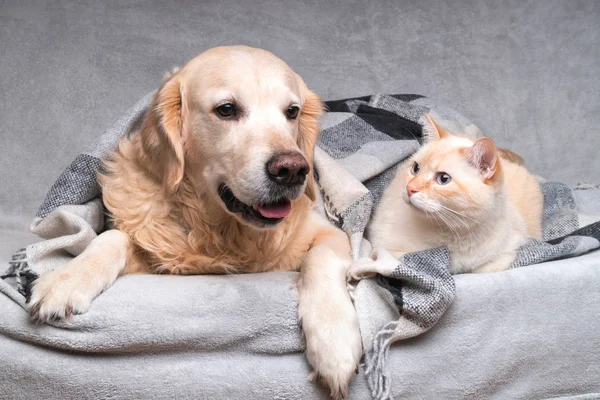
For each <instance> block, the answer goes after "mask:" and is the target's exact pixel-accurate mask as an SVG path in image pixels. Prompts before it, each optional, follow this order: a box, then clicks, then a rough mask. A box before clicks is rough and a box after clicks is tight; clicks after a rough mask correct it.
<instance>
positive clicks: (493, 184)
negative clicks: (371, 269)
mask: <svg viewBox="0 0 600 400" xmlns="http://www.w3.org/2000/svg"><path fill="white" fill-rule="evenodd" d="M424 122H425V124H424V127H423V134H424V136H425V138H426V143H425V144H424V145H423V147H422V148H421V149H420V150H419V151H417V152H416V153H415V154H414V155H413V156H412V157H411V158H410V159H409V160H408V161H406V162H405V163H404V164H403V165H401V166H400V167H399V169H398V172H397V175H396V177H395V178H394V180H393V181H392V183H391V184H390V186H389V187H388V188H387V189H386V191H385V193H384V195H383V197H382V199H381V203H380V204H379V206H378V208H377V210H376V212H375V215H374V217H373V220H372V222H371V225H370V228H369V239H370V240H371V243H372V244H373V247H374V248H384V249H386V250H388V251H389V252H390V253H392V254H393V255H394V256H396V257H398V256H400V255H402V254H404V253H409V252H413V251H419V250H425V249H429V248H434V247H439V246H447V247H448V249H449V251H450V259H451V267H450V272H451V273H453V274H459V273H465V272H493V271H503V270H506V269H508V268H509V267H510V266H511V264H512V262H513V261H514V259H515V256H516V250H517V248H518V247H519V246H521V245H522V244H524V243H525V241H526V240H527V238H528V237H529V238H535V239H541V236H542V211H543V210H542V209H543V195H542V192H541V189H540V186H539V184H538V182H537V180H536V179H535V178H534V177H533V176H532V175H531V174H530V173H529V172H528V171H527V170H526V169H525V168H524V167H522V166H521V165H518V164H517V163H519V162H520V157H519V156H517V155H516V154H514V153H512V152H509V151H505V150H502V149H497V148H496V146H495V145H494V142H493V141H492V140H491V139H489V138H487V137H484V138H481V139H479V140H477V141H475V142H473V141H472V140H470V139H465V138H461V137H458V136H454V135H452V134H450V133H449V132H447V131H444V130H443V129H441V128H440V127H439V126H438V125H437V124H436V123H435V122H434V121H433V120H432V119H431V118H430V117H429V116H428V115H427V114H425V118H424ZM515 162H516V163H515Z"/></svg>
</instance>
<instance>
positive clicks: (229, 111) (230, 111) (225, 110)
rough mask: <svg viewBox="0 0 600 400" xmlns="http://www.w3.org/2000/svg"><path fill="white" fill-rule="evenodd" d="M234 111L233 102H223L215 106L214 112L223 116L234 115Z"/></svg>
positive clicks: (229, 116)
mask: <svg viewBox="0 0 600 400" xmlns="http://www.w3.org/2000/svg"><path fill="white" fill-rule="evenodd" d="M236 111H237V110H236V107H235V104H233V103H225V104H221V105H220V106H218V107H215V112H216V113H217V115H219V116H220V117H223V118H231V117H235V114H236Z"/></svg>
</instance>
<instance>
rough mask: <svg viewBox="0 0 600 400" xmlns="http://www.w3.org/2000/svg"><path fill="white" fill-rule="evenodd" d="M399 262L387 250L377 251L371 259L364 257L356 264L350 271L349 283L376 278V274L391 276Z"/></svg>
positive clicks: (348, 275)
mask: <svg viewBox="0 0 600 400" xmlns="http://www.w3.org/2000/svg"><path fill="white" fill-rule="evenodd" d="M398 264H399V261H398V259H397V258H396V257H394V256H393V255H392V254H390V252H388V251H387V250H385V249H381V248H378V249H375V250H374V251H373V252H372V253H371V257H363V258H360V259H358V260H356V261H355V262H354V264H352V265H351V266H350V268H349V269H348V272H347V274H346V278H347V280H348V281H359V280H361V279H368V278H372V277H374V276H375V275H376V274H380V275H385V276H391V275H392V274H393V273H394V271H395V270H396V267H397V266H398Z"/></svg>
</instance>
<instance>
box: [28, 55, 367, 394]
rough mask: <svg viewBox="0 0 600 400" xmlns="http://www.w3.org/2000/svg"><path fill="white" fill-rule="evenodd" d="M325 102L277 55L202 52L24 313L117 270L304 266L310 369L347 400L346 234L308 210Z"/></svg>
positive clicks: (161, 95)
mask: <svg viewBox="0 0 600 400" xmlns="http://www.w3.org/2000/svg"><path fill="white" fill-rule="evenodd" d="M322 111H323V104H322V102H321V100H320V98H319V97H318V96H317V95H316V94H315V93H313V92H311V91H310V90H309V89H308V88H307V87H306V84H305V83H304V81H303V80H302V79H301V78H300V77H299V76H298V75H297V74H296V73H294V72H293V71H292V70H291V69H290V67H289V66H287V65H286V64H285V63H284V62H283V61H282V60H280V59H278V58H277V57H275V56H274V55H273V54H271V53H269V52H267V51H265V50H260V49H254V48H249V47H243V46H235V47H218V48H214V49H211V50H208V51H206V52H204V53H202V54H200V55H199V56H198V57H196V58H195V59H193V60H192V61H190V62H189V63H188V64H186V65H185V66H184V67H183V68H182V69H180V70H179V71H176V72H175V73H174V74H173V75H171V76H170V77H168V78H167V79H166V81H165V82H164V83H163V84H162V86H161V87H160V89H159V90H158V91H157V93H156V95H155V96H154V99H153V103H152V105H151V108H150V109H149V111H148V112H147V114H146V116H145V117H144V120H143V122H142V125H141V128H140V130H139V132H138V133H137V134H135V135H131V136H130V137H127V138H123V139H121V141H120V143H119V146H118V149H117V150H115V151H114V153H113V154H112V155H111V156H110V157H109V158H107V159H106V160H105V161H104V165H103V172H102V173H101V174H100V175H99V181H100V183H101V186H102V189H103V200H104V204H105V205H106V207H107V209H108V210H109V212H110V217H111V219H112V225H113V226H114V227H115V229H112V230H108V231H105V232H104V233H102V234H100V235H99V236H98V237H97V238H95V239H94V240H93V241H92V243H91V244H90V245H89V246H88V247H87V248H86V249H85V251H84V252H83V253H82V254H80V255H79V256H78V257H76V258H74V259H73V260H72V261H70V262H69V263H68V264H66V265H64V266H62V267H60V268H58V269H56V270H54V271H52V272H48V273H46V274H44V275H42V276H40V278H39V279H38V280H37V281H36V283H35V285H34V287H33V289H32V294H31V297H30V304H31V315H32V317H33V318H34V319H35V320H39V321H49V320H53V319H62V318H66V317H68V316H69V315H71V314H78V313H84V312H86V311H87V310H88V308H89V307H90V303H91V302H92V300H93V299H94V297H96V296H97V295H99V294H100V293H101V292H102V291H103V290H105V289H106V288H107V287H109V286H110V285H111V284H112V283H113V282H114V281H115V280H116V279H117V277H118V276H119V275H122V274H128V273H171V274H224V273H248V272H262V271H294V270H299V271H300V279H299V281H298V297H299V300H298V301H299V305H298V314H299V319H300V321H301V323H302V328H303V331H304V334H305V337H306V347H307V358H308V361H309V363H310V364H311V366H312V367H313V370H314V372H313V374H314V376H318V377H321V378H322V380H323V381H325V383H326V384H327V385H328V387H329V389H330V390H331V395H332V396H333V397H337V396H338V395H339V394H341V395H342V396H345V395H346V393H347V390H348V383H349V381H350V379H351V377H352V375H353V374H354V372H355V370H357V366H358V363H359V359H360V356H361V352H362V347H361V341H360V333H359V328H358V319H357V316H356V312H355V310H354V307H353V304H352V302H351V299H350V297H349V294H348V292H347V290H346V271H347V269H348V267H349V266H350V264H351V263H352V259H351V256H350V244H349V240H348V237H347V236H346V234H344V233H343V232H342V231H340V230H338V229H337V228H335V227H334V226H332V225H331V224H329V222H328V221H327V220H325V219H324V218H323V217H321V216H319V215H318V214H317V213H316V212H315V211H313V201H314V200H315V192H316V190H318V189H317V188H316V186H315V185H316V184H315V181H314V179H313V174H312V168H313V150H314V147H315V143H316V141H317V137H318V134H319V127H318V121H317V118H318V117H319V116H320V115H321V113H322Z"/></svg>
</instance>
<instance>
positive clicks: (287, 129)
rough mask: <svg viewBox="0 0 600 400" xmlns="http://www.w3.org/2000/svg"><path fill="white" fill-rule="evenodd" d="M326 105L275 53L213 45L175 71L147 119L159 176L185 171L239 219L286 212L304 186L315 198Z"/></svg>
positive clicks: (171, 182)
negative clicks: (315, 172) (316, 148)
mask: <svg viewBox="0 0 600 400" xmlns="http://www.w3.org/2000/svg"><path fill="white" fill-rule="evenodd" d="M322 110H323V104H322V102H321V99H320V98H319V96H317V95H316V94H315V93H313V92H311V91H310V90H308V88H307V87H306V84H305V83H304V81H303V80H302V79H301V78H300V77H299V76H298V75H297V74H296V73H294V71H292V70H291V69H290V67H288V66H287V65H286V64H285V63H284V62H283V61H282V60H280V59H278V58H277V57H275V56H274V55H273V54H271V53H269V52H267V51H265V50H260V49H253V48H249V47H243V46H239V47H238V46H236V47H218V48H214V49H211V50H208V51H206V52H204V53H202V54H201V55H199V56H198V57H196V58H195V59H194V60H192V61H190V62H189V63H188V64H187V65H185V66H184V67H183V68H182V69H181V70H179V71H177V72H176V73H174V74H173V75H172V76H170V77H169V78H167V80H166V81H165V82H164V83H163V85H162V86H161V88H160V89H159V90H158V92H157V94H156V96H155V98H154V103H153V106H152V109H151V110H150V112H149V113H148V115H147V116H146V119H145V121H144V124H143V126H142V131H141V135H142V145H143V150H144V152H145V153H146V155H147V156H148V158H149V159H150V160H154V161H155V166H156V170H155V173H156V176H157V178H159V179H161V180H162V182H163V185H165V187H166V188H167V190H177V187H178V185H179V183H180V182H181V181H182V179H183V178H184V176H185V177H186V179H189V180H190V181H191V182H192V183H193V184H194V186H195V187H196V188H197V190H198V191H203V192H204V193H205V194H206V195H207V196H209V199H211V201H216V202H219V204H220V206H221V207H223V209H224V210H226V211H227V212H228V213H230V214H232V215H233V216H235V217H236V218H237V219H238V220H239V221H241V222H243V223H245V224H247V225H251V226H254V227H258V228H264V227H270V226H274V225H276V224H277V223H278V222H280V221H281V220H283V219H284V218H285V217H286V216H287V215H288V213H289V212H290V210H291V207H292V203H293V201H294V200H296V199H298V198H299V197H300V196H302V195H303V194H306V195H307V196H308V197H309V198H311V199H312V200H314V195H315V190H316V189H315V183H314V179H313V174H312V168H313V151H314V146H315V143H316V141H317V137H318V134H319V128H318V123H317V118H318V117H319V115H321V113H322Z"/></svg>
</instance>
